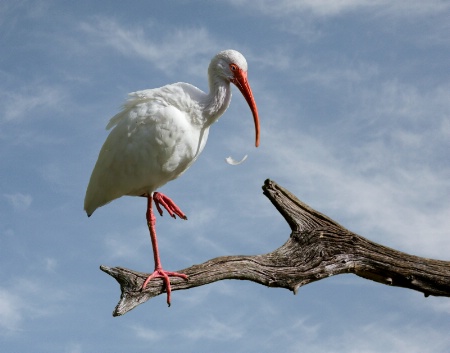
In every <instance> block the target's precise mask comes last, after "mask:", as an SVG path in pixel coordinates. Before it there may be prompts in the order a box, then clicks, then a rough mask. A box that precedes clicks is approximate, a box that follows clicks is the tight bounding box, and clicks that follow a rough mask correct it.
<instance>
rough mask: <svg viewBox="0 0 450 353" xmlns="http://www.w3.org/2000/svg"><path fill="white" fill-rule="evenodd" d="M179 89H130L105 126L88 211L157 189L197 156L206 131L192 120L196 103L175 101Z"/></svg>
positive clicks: (94, 171) (167, 87)
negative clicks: (128, 196) (122, 105)
mask: <svg viewBox="0 0 450 353" xmlns="http://www.w3.org/2000/svg"><path fill="white" fill-rule="evenodd" d="M180 89H181V88H180V87H178V86H176V87H170V86H165V87H162V88H160V89H157V90H147V91H140V92H136V93H133V94H131V96H130V99H129V100H128V101H127V102H126V103H125V106H124V109H123V111H122V112H120V113H119V114H117V115H116V116H115V117H113V118H112V119H111V120H110V122H109V124H108V128H112V127H113V129H112V131H111V132H110V134H109V136H108V137H107V139H106V141H105V143H104V145H103V147H102V149H101V150H100V154H99V157H98V160H97V163H96V165H95V167H94V170H93V172H92V175H91V179H90V181H89V185H88V188H87V191H86V197H85V210H86V211H87V213H88V214H92V213H93V212H94V210H95V209H96V208H98V207H100V206H102V205H104V204H106V203H108V202H110V201H112V200H114V199H116V198H119V197H121V196H123V195H141V194H143V193H148V192H152V191H154V190H156V189H157V188H159V187H160V186H162V185H164V184H165V183H167V182H168V181H170V180H172V179H175V178H177V177H178V176H179V175H181V173H183V172H184V171H185V170H186V169H187V168H188V167H189V165H190V164H191V163H192V162H193V161H194V160H195V159H196V157H197V156H198V154H199V152H200V151H201V149H202V147H203V146H204V142H203V140H204V139H206V137H207V131H206V133H205V132H204V131H201V129H199V128H198V127H197V126H196V125H195V124H194V125H193V124H192V123H191V119H192V116H196V115H198V114H199V112H198V108H197V111H196V108H195V103H192V102H190V101H189V99H188V97H185V99H184V101H183V100H182V99H181V101H180V102H179V100H180V98H179V97H180V92H179V91H180ZM183 92H184V91H183ZM174 97H175V98H174ZM183 104H184V105H183ZM186 110H189V112H186Z"/></svg>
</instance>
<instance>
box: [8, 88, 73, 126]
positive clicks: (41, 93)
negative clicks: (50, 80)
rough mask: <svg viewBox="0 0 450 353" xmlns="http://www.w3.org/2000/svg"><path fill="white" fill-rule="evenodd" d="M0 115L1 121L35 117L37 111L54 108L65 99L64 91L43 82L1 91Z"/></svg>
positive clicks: (15, 120)
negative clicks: (15, 89)
mask: <svg viewBox="0 0 450 353" xmlns="http://www.w3.org/2000/svg"><path fill="white" fill-rule="evenodd" d="M1 96H2V98H0V103H1V108H0V116H1V121H3V122H12V121H14V122H17V121H22V120H23V119H26V118H31V117H35V116H36V115H37V114H36V112H37V111H42V110H48V109H56V108H58V106H60V104H61V103H62V102H63V101H64V99H65V94H64V92H63V91H62V90H61V89H59V88H57V87H52V86H48V85H44V84H35V85H28V86H27V87H23V88H22V89H20V90H18V91H15V92H13V91H9V92H2V95H1Z"/></svg>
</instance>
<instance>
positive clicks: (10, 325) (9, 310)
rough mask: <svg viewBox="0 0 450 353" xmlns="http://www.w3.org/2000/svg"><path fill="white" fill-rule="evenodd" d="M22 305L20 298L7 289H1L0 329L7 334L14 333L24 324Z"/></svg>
mask: <svg viewBox="0 0 450 353" xmlns="http://www.w3.org/2000/svg"><path fill="white" fill-rule="evenodd" d="M22 306H23V305H22V303H21V300H20V298H19V297H18V296H17V295H16V294H15V293H12V292H10V291H8V290H7V289H4V288H0V327H2V328H3V330H2V331H3V332H5V333H13V332H15V331H17V330H18V329H19V328H20V324H21V322H22V319H23V317H22V311H21V310H22Z"/></svg>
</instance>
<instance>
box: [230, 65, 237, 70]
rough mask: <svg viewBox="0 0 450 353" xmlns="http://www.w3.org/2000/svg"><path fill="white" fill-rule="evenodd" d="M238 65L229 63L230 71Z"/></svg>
mask: <svg viewBox="0 0 450 353" xmlns="http://www.w3.org/2000/svg"><path fill="white" fill-rule="evenodd" d="M237 69H238V67H237V65H236V64H230V70H231V71H237Z"/></svg>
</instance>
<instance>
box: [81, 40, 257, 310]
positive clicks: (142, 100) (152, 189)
mask: <svg viewBox="0 0 450 353" xmlns="http://www.w3.org/2000/svg"><path fill="white" fill-rule="evenodd" d="M247 70H248V66H247V61H246V59H245V58H244V56H243V55H242V54H241V53H239V52H238V51H236V50H232V49H229V50H223V51H220V52H219V53H218V54H217V55H215V56H214V57H213V58H212V60H211V62H210V64H209V67H208V84H209V92H208V93H206V92H203V91H202V90H200V89H199V88H197V87H195V86H193V85H191V84H188V83H183V82H178V83H173V84H169V85H166V86H163V87H160V88H155V89H147V90H142V91H137V92H133V93H130V94H129V95H128V96H129V98H128V100H127V101H126V102H125V104H124V105H123V109H122V111H120V112H119V113H118V114H116V115H115V116H113V117H112V118H111V120H110V121H109V123H108V124H107V126H106V129H107V130H111V132H110V133H109V135H108V137H107V138H106V140H105V142H104V144H103V146H102V148H101V150H100V152H99V155H98V159H97V162H96V163H95V166H94V169H93V171H92V174H91V177H90V180H89V184H88V187H87V190H86V196H85V199H84V210H85V211H86V213H87V215H88V216H89V217H90V216H91V215H92V214H93V213H94V211H95V210H96V209H97V208H99V207H101V206H104V205H106V204H108V203H109V202H111V201H113V200H115V199H117V198H120V197H122V196H141V197H146V198H147V209H146V221H147V225H148V229H149V232H150V239H151V243H152V249H153V257H154V262H155V269H154V271H153V273H152V274H150V275H149V276H148V277H147V279H146V280H145V281H144V283H143V285H142V288H141V290H142V291H145V288H146V286H147V284H148V282H149V281H150V280H152V279H153V278H161V279H162V281H163V285H164V286H165V290H166V293H167V304H168V306H170V304H171V286H170V278H169V277H180V278H183V279H185V280H187V279H188V277H187V275H185V274H183V273H178V272H171V271H166V270H164V269H163V267H162V265H161V259H160V256H159V250H158V241H157V236H156V228H155V225H156V217H155V214H154V211H153V202H154V203H155V206H156V209H157V211H158V213H159V214H160V215H161V216H162V215H163V208H164V209H165V210H166V211H167V212H168V213H169V215H170V216H171V217H173V218H176V217H177V216H178V217H179V218H181V219H185V220H186V219H187V217H186V215H185V214H184V213H183V212H182V211H181V209H180V208H179V207H178V206H177V205H176V204H175V202H173V201H172V199H170V198H169V197H167V196H166V195H164V194H162V193H161V192H159V191H157V190H158V189H159V188H161V187H162V186H163V185H165V184H166V183H168V182H169V181H172V180H174V179H176V178H178V177H179V176H181V175H182V174H183V173H184V172H185V171H186V170H187V169H188V168H189V167H190V166H191V165H192V163H194V162H195V161H196V160H197V158H198V156H199V155H200V153H201V152H202V150H203V148H204V147H205V144H206V141H207V139H208V133H209V128H210V127H211V125H212V124H213V123H215V122H216V121H217V120H218V119H219V117H220V116H221V115H222V114H223V113H224V112H225V111H226V110H227V108H228V106H229V104H230V101H231V84H234V85H235V86H236V87H237V88H238V89H239V91H240V92H241V93H242V95H243V96H244V98H245V100H246V102H247V104H248V105H249V107H250V110H251V113H252V115H253V120H254V125H255V134H256V139H255V146H256V147H258V146H259V140H260V137H259V135H260V122H259V115H258V108H257V106H256V102H255V99H254V96H253V92H252V89H251V87H250V84H249V82H248V78H247Z"/></svg>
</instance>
